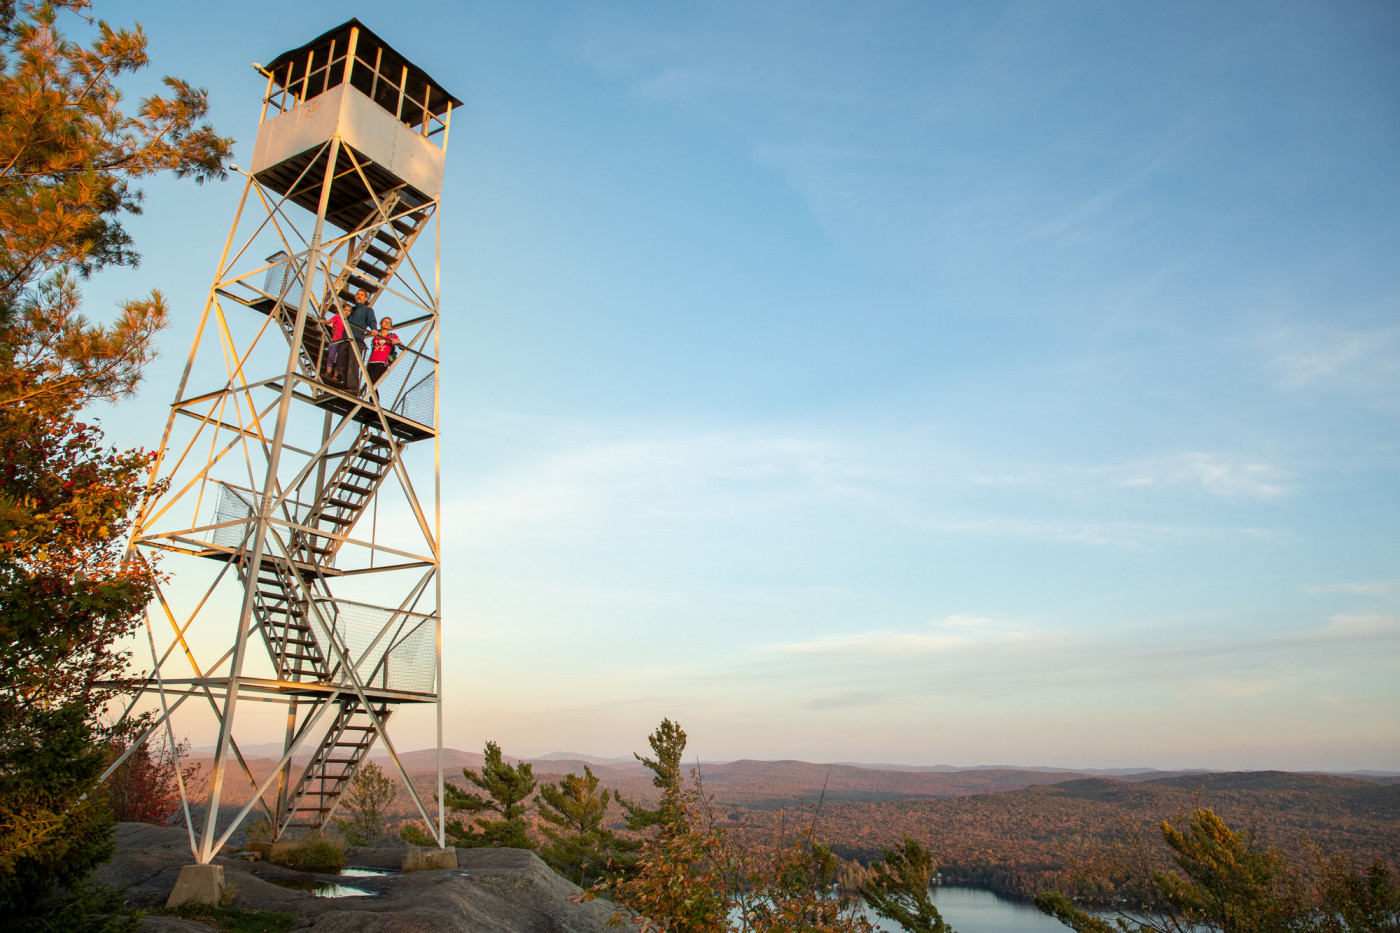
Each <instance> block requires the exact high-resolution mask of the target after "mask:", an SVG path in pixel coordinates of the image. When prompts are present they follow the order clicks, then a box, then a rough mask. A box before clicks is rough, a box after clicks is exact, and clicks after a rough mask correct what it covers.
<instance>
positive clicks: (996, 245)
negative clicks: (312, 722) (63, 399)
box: [88, 2, 1400, 770]
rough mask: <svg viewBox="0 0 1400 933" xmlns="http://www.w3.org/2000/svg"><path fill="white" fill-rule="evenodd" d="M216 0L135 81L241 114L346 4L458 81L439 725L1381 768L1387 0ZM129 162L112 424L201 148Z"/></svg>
mask: <svg viewBox="0 0 1400 933" xmlns="http://www.w3.org/2000/svg"><path fill="white" fill-rule="evenodd" d="M243 9H244V10H245V12H242V13H240V14H239V15H238V16H233V15H231V10H230V8H224V7H218V8H215V7H209V8H208V9H207V10H206V9H205V8H204V7H198V8H195V7H190V6H189V5H188V4H184V3H181V4H176V3H173V2H172V3H166V2H143V3H142V4H140V14H139V15H140V19H141V22H142V24H143V26H144V27H145V29H146V31H147V33H148V34H149V37H150V40H151V55H152V59H153V62H154V67H153V69H152V72H153V73H152V74H151V75H149V76H145V77H143V78H142V80H141V81H137V82H133V84H132V93H133V96H135V95H139V93H141V91H142V89H143V88H144V87H146V86H147V82H148V81H149V80H151V79H153V78H154V77H155V76H156V75H157V74H159V73H164V72H169V73H173V74H178V75H180V76H182V77H185V78H187V79H189V80H191V81H192V82H194V83H196V84H199V85H203V86H207V87H208V88H209V89H210V92H211V100H212V103H213V117H214V120H215V122H216V124H217V126H218V127H219V129H220V130H221V131H222V132H224V133H227V134H231V135H233V136H235V137H237V139H238V157H239V159H240V160H245V161H246V160H247V159H248V157H249V155H250V154H251V146H252V141H253V138H254V135H255V131H256V119H257V114H258V106H259V95H260V93H261V90H262V81H261V80H260V79H259V78H258V77H257V76H256V74H255V73H254V72H253V70H252V69H251V68H250V67H249V63H250V62H253V61H268V60H271V59H272V58H273V57H274V56H275V55H276V54H277V53H279V52H281V51H283V50H285V49H288V48H292V47H294V46H297V45H299V44H301V43H302V42H304V41H306V40H308V39H310V38H312V37H313V36H315V35H317V34H319V33H320V32H322V31H324V30H325V29H328V28H330V27H331V26H333V25H335V24H337V23H339V22H341V21H342V20H344V19H345V18H347V17H348V16H351V15H357V16H359V17H360V18H361V19H362V20H364V21H365V22H366V23H367V24H368V25H369V26H370V27H371V28H373V29H375V30H376V31H378V32H379V33H380V34H382V35H383V36H384V37H385V38H386V39H387V40H388V41H390V42H391V43H393V44H394V45H395V47H396V48H398V49H400V50H401V51H403V52H404V53H406V54H407V55H409V56H410V57H411V58H412V59H414V60H415V61H416V62H417V63H419V64H420V65H422V66H423V67H424V68H426V69H427V70H428V71H429V72H430V73H432V74H433V75H434V77H435V78H437V79H438V80H439V81H440V82H441V83H442V84H443V85H444V86H446V87H447V88H448V89H449V90H451V91H452V92H453V93H455V94H456V95H457V96H458V97H460V98H462V99H463V100H464V101H465V107H464V108H462V109H461V110H460V111H458V112H457V113H455V114H454V119H453V127H452V136H451V145H450V147H449V152H448V167H447V187H446V190H445V194H444V213H443V215H442V217H443V224H444V226H443V241H442V242H443V257H444V263H443V278H442V282H443V317H444V323H443V326H442V334H443V341H444V342H443V346H444V354H443V355H444V362H443V367H442V377H443V391H444V395H443V399H444V405H443V411H444V418H443V423H444V434H443V455H444V460H443V462H444V493H445V494H444V504H443V514H444V522H445V525H446V527H447V528H448V533H447V538H446V557H445V571H446V580H447V589H446V598H447V612H446V627H445V639H444V643H445V654H446V664H447V666H448V669H449V671H450V672H451V673H450V675H449V678H448V708H449V726H448V732H447V743H448V744H450V745H453V746H457V747H463V748H478V747H480V745H481V743H482V742H483V741H484V740H486V739H495V740H497V741H499V742H501V744H502V745H503V747H504V748H505V750H506V751H507V752H510V753H513V754H520V755H527V754H539V753H545V752H549V751H556V750H568V751H579V752H587V753H593V754H600V755H613V754H625V753H627V752H630V751H632V750H636V749H640V748H643V747H644V743H645V736H646V734H647V732H649V731H650V730H651V729H652V728H653V727H654V726H655V724H656V723H657V722H658V721H659V720H660V719H661V717H662V716H670V717H672V718H675V719H679V720H680V721H681V723H682V724H683V725H684V726H685V727H686V728H687V731H688V732H689V733H690V736H691V750H692V752H694V753H696V754H698V755H699V756H701V757H703V758H706V759H729V758H737V757H756V758H803V759H807V760H817V761H840V760H845V761H853V760H858V761H869V762H901V763H912V764H937V763H950V764H962V765H972V764H981V763H1016V764H1028V765H1029V764H1050V765H1065V766H1079V767H1096V766H1138V765H1142V766H1155V767H1162V768H1174V767H1192V766H1203V767H1216V768H1273V767H1281V768H1326V769H1336V770H1346V769H1353V768H1383V769H1394V770H1400V716H1397V714H1396V711H1397V709H1400V547H1397V536H1396V533H1395V528H1396V520H1397V518H1398V517H1400V514H1397V513H1400V508H1397V506H1400V495H1398V494H1397V490H1400V475H1397V474H1400V469H1397V468H1398V467H1400V447H1397V441H1400V436H1398V435H1400V432H1397V415H1400V364H1397V351H1400V314H1398V313H1397V312H1400V262H1397V261H1396V258H1395V257H1396V253H1397V246H1400V219H1397V218H1400V180H1397V174H1396V171H1395V168H1396V166H1397V165H1400V59H1397V58H1396V56H1395V55H1394V50H1395V49H1396V48H1397V47H1400V9H1397V8H1396V7H1395V6H1394V5H1393V4H1390V3H1385V2H1375V3H1362V2H1355V3H1345V2H1344V3H1293V2H1268V3H1264V2H1260V3H1238V4H1230V5H1220V4H1210V3H1187V4H1167V5H1162V4H1159V5H1147V4H1119V3H1056V4H1049V3H1039V2H1033V3H1000V4H992V3H977V4H972V3H938V4H929V3H915V2H910V3H894V2H882V3H874V4H864V5H860V7H859V8H855V7H853V6H852V5H850V4H843V3H804V2H776V3H695V4H687V5H682V4H646V3H615V4H585V3H567V2H559V3H538V4H528V5H526V4H505V3H485V4H479V5H473V6H466V5H462V6H459V5H457V4H432V3H422V4H418V5H416V6H413V7H396V8H394V9H393V11H392V13H391V12H390V11H389V9H388V8H387V7H385V8H382V9H376V8H372V7H371V8H364V9H352V8H347V7H345V6H344V5H343V4H321V3H314V2H308V3H301V4H295V5H285V4H272V3H262V2H253V3H249V4H246V5H244V8H243ZM98 12H99V14H102V15H107V16H109V17H111V18H112V20H113V21H114V22H121V21H125V17H126V16H127V15H128V13H129V11H128V9H127V8H124V7H121V6H118V5H109V6H108V8H102V7H99V9H98ZM215 40H216V41H215ZM147 192H148V198H147V208H146V213H145V214H144V215H143V216H142V217H141V218H139V219H137V221H136V222H135V223H133V225H132V229H133V232H134V233H135V235H136V237H137V244H138V246H140V247H141V248H142V250H143V253H144V256H145V262H144V263H143V265H142V267H141V268H140V269H139V270H138V271H136V272H121V273H112V274H104V275H102V276H99V277H98V278H97V279H95V280H94V281H93V282H92V283H91V285H90V288H89V292H88V294H89V299H90V302H89V303H90V307H91V310H92V311H93V312H94V313H95V314H101V313H103V312H104V311H105V309H107V308H109V307H110V306H111V305H112V303H113V302H114V301H115V300H116V299H117V298H119V297H121V296H124V295H129V294H132V293H135V292H139V291H143V290H145V289H148V288H150V287H152V286H159V287H160V288H162V289H163V290H164V291H165V292H166V294H167V296H168V297H169V298H170V299H171V301H172V304H173V305H174V306H175V308H176V321H175V323H174V324H173V325H172V327H171V328H170V329H169V331H168V332H167V333H166V334H165V335H164V337H163V341H162V347H163V357H162V359H161V360H160V361H158V362H157V363H156V364H155V365H154V366H153V367H152V369H151V371H150V376H149V379H148V381H147V384H146V386H145V388H144V390H143V391H142V393H141V395H140V396H139V398H137V399H135V400H133V401H130V402H127V403H124V404H122V405H120V406H118V407H116V408H113V409H104V410H102V411H100V412H98V414H99V415H100V416H101V417H102V418H103V421H104V424H105V425H106V427H107V429H108V432H109V434H110V435H111V436H112V437H113V439H114V440H116V441H118V442H120V443H123V444H145V445H153V444H154V443H156V442H157V440H158V433H157V429H156V428H155V427H153V426H154V425H156V424H159V423H161V422H162V421H163V418H164V414H163V412H164V410H165V406H166V405H167V404H168V402H169V400H170V398H171V397H172V395H173V391H174V386H175V380H176V378H177V374H178V368H179V366H180V365H181V364H182V363H183V359H184V356H185V353H186V350H187V348H188V346H189V342H190V339H191V335H192V332H193V325H194V323H195V321H196V320H197V315H198V311H199V308H200V307H201V306H202V302H203V297H204V292H205V290H206V289H207V287H208V283H209V279H210V276H211V275H212V273H213V269H214V264H215V262H216V260H217V258H218V252H219V249H220V247H221V245H222V242H223V237H224V235H225V233H226V230H227V224H228V222H229V220H230V219H231V217H232V212H233V208H234V205H235V203H236V199H237V195H238V191H237V189H236V186H235V184H234V183H228V184H224V185H214V186H206V187H204V188H195V187H194V186H191V185H188V184H178V183H175V182H167V181H158V182H155V183H152V184H150V185H148V186H147ZM421 738H423V739H425V740H426V739H429V738H430V737H429V736H428V734H427V733H424V734H423V735H422V736H421ZM196 744H199V743H196ZM402 744H407V745H409V746H410V747H411V746H413V745H414V744H415V743H414V742H413V741H411V740H410V741H408V742H407V743H401V746H402ZM417 744H423V743H417Z"/></svg>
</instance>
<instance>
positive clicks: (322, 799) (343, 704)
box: [277, 698, 392, 831]
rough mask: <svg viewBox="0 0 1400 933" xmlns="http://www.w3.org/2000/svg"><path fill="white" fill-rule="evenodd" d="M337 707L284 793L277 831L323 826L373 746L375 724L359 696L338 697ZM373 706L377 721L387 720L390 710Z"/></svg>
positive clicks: (387, 707) (389, 708) (386, 705)
mask: <svg viewBox="0 0 1400 933" xmlns="http://www.w3.org/2000/svg"><path fill="white" fill-rule="evenodd" d="M337 706H338V709H337V710H336V714H335V720H334V721H333V722H332V723H331V726H330V728H329V730H328V731H327V732H326V735H325V738H323V739H322V740H321V744H320V745H319V746H317V748H316V751H315V753H314V754H313V755H312V756H311V760H310V761H309V762H308V763H307V765H306V768H305V770H303V771H302V773H301V776H300V777H299V779H298V780H297V783H296V785H295V786H294V787H293V788H292V789H291V791H290V793H288V794H286V795H285V798H284V801H285V802H284V803H283V804H282V806H281V812H280V813H279V814H278V820H277V821H278V823H279V830H280V831H285V830H288V829H312V830H315V829H319V828H322V827H323V826H324V825H325V822H326V819H327V816H328V814H330V812H331V811H332V810H334V809H335V805H336V801H338V800H339V799H340V795H341V794H343V793H344V792H345V791H346V789H347V787H348V785H349V783H350V780H351V779H352V778H353V777H354V776H355V772H356V771H357V770H359V767H360V763H361V762H362V761H364V759H365V756H367V755H368V754H369V751H370V749H371V748H373V747H374V740H375V737H376V733H375V730H374V723H373V721H372V720H371V719H370V716H369V713H368V712H367V711H366V710H365V707H364V706H363V705H361V703H360V701H359V699H358V698H352V699H346V700H341V701H339V703H338V704H337ZM373 709H374V713H375V715H376V716H378V717H379V720H380V722H385V721H386V720H388V718H389V714H390V713H391V712H392V709H391V707H390V706H389V705H388V704H385V703H379V704H375V705H374V706H373Z"/></svg>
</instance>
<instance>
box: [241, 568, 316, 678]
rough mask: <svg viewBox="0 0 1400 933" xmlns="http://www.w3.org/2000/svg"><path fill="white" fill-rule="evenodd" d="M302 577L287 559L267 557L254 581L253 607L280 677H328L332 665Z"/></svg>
mask: <svg viewBox="0 0 1400 933" xmlns="http://www.w3.org/2000/svg"><path fill="white" fill-rule="evenodd" d="M298 577H299V572H298V571H297V570H296V568H295V567H294V566H292V565H291V564H290V563H289V562H288V561H286V560H285V559H283V558H280V557H268V556H264V557H263V559H262V563H261V565H260V566H259V568H258V575H257V579H256V582H255V584H254V585H255V589H254V592H253V609H254V612H255V613H256V615H257V620H258V627H259V628H260V629H261V630H262V635H263V640H264V641H266V643H267V650H268V652H269V653H270V654H271V655H272V664H273V667H274V668H275V669H276V671H277V679H278V680H288V681H319V680H325V679H326V678H327V676H328V675H329V673H330V667H329V665H328V664H327V660H326V653H325V652H324V651H322V650H321V645H320V643H319V642H318V641H317V640H316V636H315V633H314V632H312V630H311V620H310V619H309V618H308V617H307V611H306V610H307V606H306V600H304V599H303V598H302V593H301V585H300V582H299V578H298Z"/></svg>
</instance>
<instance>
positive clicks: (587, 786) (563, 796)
mask: <svg viewBox="0 0 1400 933" xmlns="http://www.w3.org/2000/svg"><path fill="white" fill-rule="evenodd" d="M611 801H616V802H617V803H622V795H621V794H619V793H618V792H617V791H608V790H605V789H604V790H600V789H599V787H598V777H597V775H595V774H594V773H593V769H592V768H590V767H588V766H587V765H584V766H583V776H582V777H580V776H579V775H577V774H566V775H564V776H563V777H562V778H560V779H559V781H558V782H557V783H555V784H541V785H540V801H539V814H540V818H541V819H543V820H544V821H545V822H546V823H547V824H549V825H546V826H543V827H541V830H542V831H543V833H544V835H545V838H546V839H547V840H548V842H547V843H546V844H545V845H544V846H542V847H541V848H540V856H541V857H542V858H543V859H544V860H545V861H546V862H547V863H548V864H549V865H550V867H551V868H553V869H554V870H555V871H557V872H559V873H560V874H561V875H563V876H564V877H566V878H568V879H569V880H570V881H572V882H573V883H574V884H576V885H578V886H579V887H588V885H589V884H592V883H594V882H597V881H598V880H600V879H607V878H614V877H617V876H618V875H620V874H623V873H625V872H627V871H628V870H629V869H630V868H631V866H632V864H633V863H634V862H635V855H634V853H635V852H636V850H637V848H638V846H639V844H638V843H635V842H632V841H631V840H627V839H623V838H621V837H619V836H618V835H617V834H616V833H614V832H613V831H612V830H610V829H608V828H607V827H605V826H604V825H603V820H604V819H605V818H606V816H607V812H608V804H609V802H611Z"/></svg>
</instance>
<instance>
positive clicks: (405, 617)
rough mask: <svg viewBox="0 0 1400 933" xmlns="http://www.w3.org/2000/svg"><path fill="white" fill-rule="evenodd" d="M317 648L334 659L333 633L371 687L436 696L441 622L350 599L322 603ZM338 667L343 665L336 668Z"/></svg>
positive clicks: (317, 613) (315, 629)
mask: <svg viewBox="0 0 1400 933" xmlns="http://www.w3.org/2000/svg"><path fill="white" fill-rule="evenodd" d="M312 602H313V605H314V607H315V609H314V611H313V615H315V616H317V617H318V618H319V620H320V623H321V624H319V625H313V626H312V629H313V633H314V636H315V638H316V641H317V644H318V645H319V646H320V647H321V650H322V651H323V652H325V654H326V656H327V657H328V658H333V657H334V652H333V650H332V647H331V643H330V640H329V638H328V637H327V629H329V630H330V632H333V633H334V637H335V639H336V641H337V643H338V645H339V647H340V648H341V649H342V650H343V651H344V652H345V654H346V657H347V658H348V660H349V661H350V663H351V664H352V665H353V666H354V669H355V673H356V675H357V676H358V677H359V679H360V682H361V683H362V684H363V685H364V686H365V687H379V688H382V689H385V690H398V691H403V692H406V693H432V692H433V689H434V687H435V685H436V683H437V619H436V618H435V617H433V616H430V615H425V614H423V613H420V612H407V611H402V610H398V609H389V608H386V607H384V606H372V605H369V604H368V603H360V602H353V601H351V600H344V599H328V598H322V599H316V600H313V601H312ZM333 666H338V662H337V664H333Z"/></svg>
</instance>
